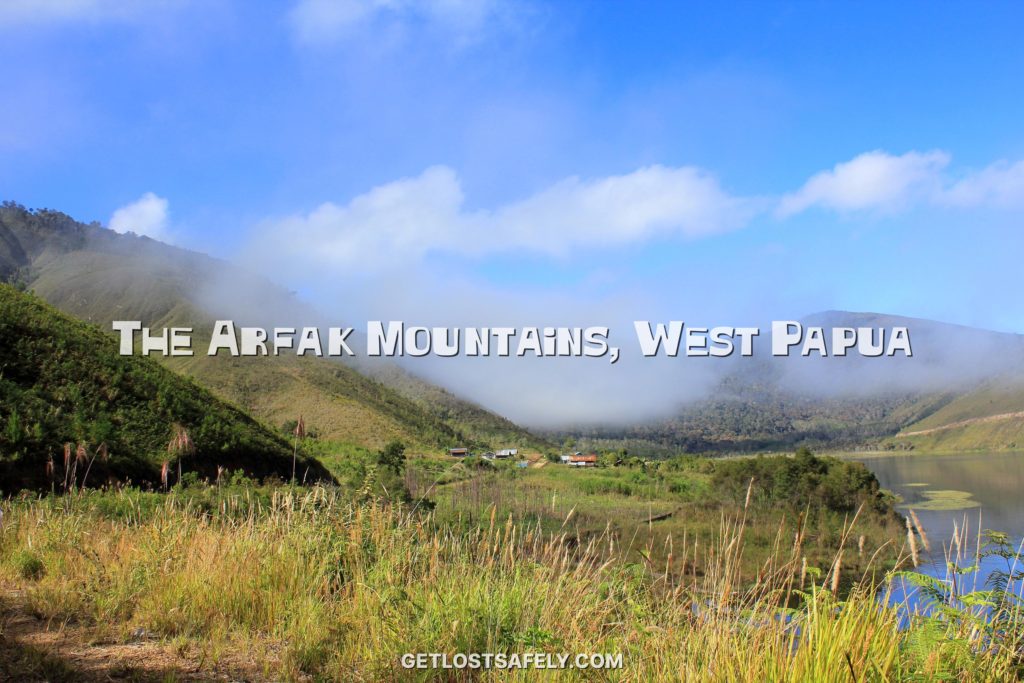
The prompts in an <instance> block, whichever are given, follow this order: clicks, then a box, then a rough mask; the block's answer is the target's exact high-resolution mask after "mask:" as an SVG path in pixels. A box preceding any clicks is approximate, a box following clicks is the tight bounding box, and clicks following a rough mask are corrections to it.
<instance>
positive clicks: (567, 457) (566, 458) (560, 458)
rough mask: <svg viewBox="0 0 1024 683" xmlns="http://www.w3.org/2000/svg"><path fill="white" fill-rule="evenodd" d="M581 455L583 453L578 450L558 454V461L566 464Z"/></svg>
mask: <svg viewBox="0 0 1024 683" xmlns="http://www.w3.org/2000/svg"><path fill="white" fill-rule="evenodd" d="M581 455H583V454H582V453H580V452H579V451H576V452H575V453H566V454H565V455H560V456H558V461H559V462H561V463H562V464H563V465H568V464H569V462H570V461H571V460H572V459H573V458H575V457H577V456H581Z"/></svg>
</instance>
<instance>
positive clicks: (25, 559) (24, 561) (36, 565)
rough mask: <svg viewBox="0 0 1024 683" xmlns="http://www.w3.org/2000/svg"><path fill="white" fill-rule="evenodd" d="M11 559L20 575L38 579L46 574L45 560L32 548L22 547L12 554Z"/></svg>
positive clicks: (32, 579) (25, 577)
mask: <svg viewBox="0 0 1024 683" xmlns="http://www.w3.org/2000/svg"><path fill="white" fill-rule="evenodd" d="M11 561H12V563H13V565H14V569H15V571H17V572H18V576H20V577H21V578H23V579H26V580H29V581H38V580H39V579H41V578H43V576H45V575H46V566H45V565H44V564H43V561H42V560H41V559H39V556H38V555H36V554H35V553H34V552H32V551H31V550H27V549H24V548H23V549H21V550H18V551H16V552H15V553H14V554H13V555H12V556H11Z"/></svg>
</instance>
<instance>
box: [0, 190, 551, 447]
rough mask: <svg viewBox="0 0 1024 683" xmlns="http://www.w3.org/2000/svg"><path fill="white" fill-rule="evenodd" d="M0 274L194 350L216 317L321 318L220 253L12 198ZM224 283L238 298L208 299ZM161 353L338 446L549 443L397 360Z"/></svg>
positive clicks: (268, 415) (259, 413)
mask: <svg viewBox="0 0 1024 683" xmlns="http://www.w3.org/2000/svg"><path fill="white" fill-rule="evenodd" d="M0 278H6V279H8V280H10V281H15V282H19V283H21V284H22V285H23V286H26V287H29V288H31V289H32V291H34V292H35V293H36V294H38V295H39V296H41V297H43V298H44V299H46V300H47V301H48V302H50V303H51V304H53V305H55V306H57V307H58V308H60V309H61V310H63V311H66V312H68V313H70V314H72V315H74V316H76V317H78V318H81V319H83V320H87V321H89V322H94V323H96V324H98V325H100V326H101V327H107V326H109V324H110V321H111V320H117V319H127V320H142V321H143V324H145V325H147V326H150V327H154V328H160V327H164V326H167V325H179V326H192V327H194V328H196V336H195V347H196V348H197V349H198V348H202V346H203V343H204V340H203V337H202V331H203V330H206V329H209V327H210V324H211V323H212V322H213V320H215V319H217V318H231V319H233V320H235V321H238V322H247V323H249V324H261V325H273V324H296V325H303V324H310V323H314V324H315V323H316V322H317V321H319V320H320V316H318V314H317V313H316V312H315V311H313V310H311V309H310V308H309V307H307V306H304V305H303V304H302V303H301V302H300V301H298V300H297V299H296V298H295V297H294V296H293V295H292V294H291V293H289V292H287V291H286V290H284V289H282V288H281V287H278V286H277V285H275V284H273V283H271V282H269V281H268V280H266V279H265V278H262V277H260V276H258V275H255V274H252V273H250V272H248V271H245V270H243V269H240V268H237V267H234V266H232V265H231V264H229V263H227V262H225V261H221V260H218V259H214V258H211V257H208V256H205V255H203V254H197V253H195V252H190V251H187V250H184V249H179V248H176V247H172V246H169V245H166V244H163V243H160V242H157V241H154V240H151V239H149V238H145V237H139V236H136V235H131V234H127V235H120V234H117V233H114V232H112V231H110V230H107V229H105V228H103V227H102V226H100V225H99V224H96V223H93V224H83V223H79V222H77V221H75V220H74V219H72V218H70V217H69V216H66V215H65V214H63V213H60V212H56V211H48V210H40V211H29V210H27V209H25V208H24V207H21V206H19V205H16V204H13V203H10V202H6V203H4V204H3V205H2V206H0ZM224 289H230V290H231V291H232V292H235V293H236V294H238V293H241V294H239V295H237V296H224V297H222V298H220V299H214V298H212V297H211V295H210V293H211V292H219V291H221V290H224ZM242 294H244V295H242ZM332 324H338V321H335V322H334V323H332ZM161 361H162V362H165V363H166V364H167V365H168V366H169V367H171V368H173V369H174V370H176V371H179V372H182V373H184V374H187V375H188V376H189V377H191V378H193V379H194V380H195V381H196V382H198V383H199V384H201V385H203V386H205V387H206V388H208V389H209V390H211V391H212V392H213V393H214V394H216V395H217V396H219V397H221V398H223V399H225V400H228V401H231V402H234V403H237V404H238V405H239V406H241V407H243V408H244V409H246V410H248V411H249V412H251V413H252V414H253V415H254V416H256V417H257V418H259V419H261V420H263V421H264V422H266V423H267V424H270V425H273V426H275V427H276V426H280V425H282V424H283V423H285V422H287V421H289V420H294V419H296V418H297V417H298V415H299V414H300V413H301V414H302V415H303V416H304V417H305V419H306V422H307V424H308V425H309V426H310V427H311V428H312V429H314V430H315V431H316V432H317V433H318V434H319V435H320V436H321V437H322V438H324V439H328V440H331V441H335V442H339V443H341V444H344V445H351V446H357V447H361V448H369V449H377V448H380V447H381V446H382V445H384V444H385V443H386V442H388V441H389V440H391V439H400V440H402V441H404V442H405V443H407V444H409V445H410V446H411V447H414V448H417V449H428V450H439V449H441V448H444V447H447V446H450V445H453V444H455V443H465V444H467V445H470V446H488V447H494V448H499V447H520V448H533V449H542V448H546V447H547V444H546V443H545V442H544V441H543V440H541V439H539V438H537V437H535V436H533V435H532V434H530V433H529V432H528V431H526V430H525V429H522V428H521V427H518V426H517V425H515V424H513V423H511V422H509V421H508V420H506V419H504V418H502V417H500V416H498V415H495V414H494V413H491V412H490V411H487V410H485V409H483V408H481V407H479V406H477V405H475V404H472V403H470V402H467V401H464V400H462V399H459V398H458V397H456V396H455V395H453V394H451V393H449V392H447V391H445V390H443V389H440V388H438V387H434V386H433V385H430V384H429V383H426V382H424V381H422V380H420V379H418V378H416V377H414V376H412V375H410V374H409V373H407V372H405V371H404V370H402V369H401V368H398V367H397V366H388V367H381V368H379V369H378V370H376V371H375V373H374V375H373V376H372V377H368V376H367V375H366V374H363V373H361V372H360V371H358V370H357V369H356V368H354V367H352V366H350V365H347V364H344V363H342V362H340V361H337V360H328V359H319V358H313V357H306V358H296V357H294V356H291V357H288V356H284V355H282V356H279V357H270V358H259V359H230V358H225V357H218V358H215V359H211V358H208V357H206V356H203V355H201V354H197V355H196V356H195V357H194V358H190V359H181V358H176V359H170V358H168V359H161ZM254 363H255V364H254Z"/></svg>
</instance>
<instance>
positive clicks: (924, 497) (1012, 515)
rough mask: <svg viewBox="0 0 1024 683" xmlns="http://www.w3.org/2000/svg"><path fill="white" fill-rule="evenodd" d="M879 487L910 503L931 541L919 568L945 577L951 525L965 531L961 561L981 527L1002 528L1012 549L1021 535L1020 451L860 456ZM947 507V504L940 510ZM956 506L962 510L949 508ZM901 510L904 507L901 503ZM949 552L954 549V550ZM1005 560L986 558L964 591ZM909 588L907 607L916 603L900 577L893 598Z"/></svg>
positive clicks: (1023, 462) (1023, 477)
mask: <svg viewBox="0 0 1024 683" xmlns="http://www.w3.org/2000/svg"><path fill="white" fill-rule="evenodd" d="M858 460H859V461H860V462H863V463H864V464H865V465H866V466H867V467H868V468H869V469H870V470H871V471H872V472H874V473H875V476H877V477H878V480H879V482H881V484H882V487H883V488H886V489H889V490H890V491H893V492H894V493H896V494H898V495H899V496H901V497H902V498H903V501H904V505H905V506H907V507H911V508H913V510H914V511H915V512H916V513H917V516H918V519H919V520H920V522H921V526H922V527H924V530H925V531H926V532H927V534H928V536H929V538H930V541H931V546H932V548H931V552H930V553H927V554H923V555H922V557H921V560H922V563H921V566H920V567H918V571H919V572H922V573H925V574H928V575H930V576H934V577H936V578H939V579H943V578H946V576H947V571H946V552H948V551H950V549H951V539H952V537H953V535H954V531H955V529H963V528H964V527H965V525H966V528H967V529H968V531H969V538H970V542H969V544H968V545H969V547H968V548H964V549H963V552H964V554H965V555H966V557H965V558H964V561H963V562H962V563H961V566H966V565H968V564H971V562H972V560H971V558H972V557H973V556H974V554H975V552H976V551H977V544H976V539H977V532H978V530H979V529H981V530H985V529H992V530H995V531H1001V532H1004V533H1006V534H1007V535H1008V536H1009V538H1010V541H1011V543H1012V544H1013V546H1014V548H1018V547H1019V546H1020V543H1021V539H1022V538H1024V495H1022V484H1024V453H979V454H971V455H935V456H926V455H912V456H911V455H901V456H884V457H874V458H863V459H858ZM944 508H945V509H944ZM951 508H960V509H951ZM904 509H905V508H904ZM951 554H955V550H953V551H952V553H951ZM1000 569H1001V570H1005V569H1006V567H1005V563H1004V562H1003V561H1002V560H1001V559H998V558H989V559H988V560H986V561H985V562H984V563H983V564H982V567H981V571H980V572H978V575H977V576H971V577H970V580H969V585H968V586H966V587H964V588H966V589H968V590H970V589H971V587H972V586H973V585H974V584H975V583H976V584H977V585H976V587H977V588H979V589H980V588H983V587H984V582H985V580H986V579H987V578H988V576H989V575H990V573H991V572H992V571H994V570H1000ZM907 591H910V592H911V595H910V599H909V603H910V606H911V607H914V606H916V605H919V604H920V598H919V596H917V595H915V591H914V590H913V589H912V587H911V586H904V585H902V582H898V583H897V585H896V586H894V593H895V594H894V595H893V601H894V602H900V601H902V600H903V599H904V598H905V597H907V596H906V592H907Z"/></svg>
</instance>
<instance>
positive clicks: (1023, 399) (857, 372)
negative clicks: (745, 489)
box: [549, 311, 1024, 455]
mask: <svg viewBox="0 0 1024 683" xmlns="http://www.w3.org/2000/svg"><path fill="white" fill-rule="evenodd" d="M801 323H802V324H803V325H805V326H820V327H823V328H824V329H825V331H826V338H830V337H831V329H832V328H833V327H854V328H860V327H870V328H879V327H881V328H886V329H892V328H893V327H898V326H902V327H907V328H908V329H909V330H910V334H911V339H912V342H913V356H912V357H911V358H902V357H896V358H869V357H860V356H857V355H851V356H846V357H841V358H837V357H829V358H815V357H801V356H799V355H798V354H799V350H797V351H796V354H797V355H793V356H790V357H773V356H767V357H765V356H755V357H753V358H746V359H739V358H737V359H733V360H732V361H731V362H730V363H729V364H728V365H727V366H726V368H725V370H724V372H723V374H722V376H721V379H720V381H719V382H718V384H717V386H716V387H715V389H714V390H713V391H711V392H710V393H709V396H708V397H707V398H705V399H703V400H701V401H697V402H691V403H689V404H685V405H683V406H680V408H679V409H678V411H677V412H676V414H675V416H673V417H671V418H669V419H663V420H656V421H652V422H650V423H647V424H641V425H631V426H626V427H585V428H575V429H570V430H566V431H562V432H555V433H552V434H549V436H550V437H551V438H553V439H561V438H564V437H566V436H568V437H570V438H572V439H575V440H577V441H578V442H579V444H580V445H581V446H583V447H591V448H601V447H604V448H627V449H629V450H630V451H632V452H635V453H638V454H652V455H660V454H668V453H672V452H675V451H678V450H684V451H688V452H713V453H714V452H717V453H725V452H757V451H785V450H792V449H793V448H795V447H797V446H800V445H807V446H810V447H812V448H816V449H843V450H856V449H900V450H903V449H906V450H910V449H918V450H978V449H1005V448H1024V337H1022V336H1021V335H1017V334H1006V333H999V332H991V331H987V330H978V329H974V328H969V327H964V326H960V325H951V324H947V323H941V322H935V321H931V320H923V319H919V318H907V317H901V316H893V315H885V314H879V313H857V312H846V311H825V312H822V313H817V314H814V315H811V316H807V317H806V318H804V319H803V320H802V321H801Z"/></svg>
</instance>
